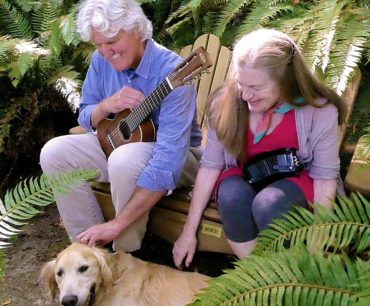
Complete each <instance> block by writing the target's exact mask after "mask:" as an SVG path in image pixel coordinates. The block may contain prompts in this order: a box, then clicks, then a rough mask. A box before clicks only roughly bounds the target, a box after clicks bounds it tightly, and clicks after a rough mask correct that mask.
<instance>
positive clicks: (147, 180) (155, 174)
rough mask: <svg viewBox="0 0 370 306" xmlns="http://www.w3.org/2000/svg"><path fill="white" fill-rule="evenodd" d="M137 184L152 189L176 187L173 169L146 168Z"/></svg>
mask: <svg viewBox="0 0 370 306" xmlns="http://www.w3.org/2000/svg"><path fill="white" fill-rule="evenodd" d="M136 185H137V186H139V187H141V188H144V189H148V190H151V191H166V190H172V189H175V188H176V184H175V182H174V179H173V175H172V172H171V171H168V170H160V169H153V168H151V169H150V170H149V169H148V170H144V171H143V172H142V173H141V175H140V176H139V179H138V181H137V184H136Z"/></svg>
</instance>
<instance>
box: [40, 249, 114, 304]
mask: <svg viewBox="0 0 370 306" xmlns="http://www.w3.org/2000/svg"><path fill="white" fill-rule="evenodd" d="M114 273H115V271H114V269H113V268H112V264H111V258H110V256H109V254H108V253H107V252H106V251H104V250H101V249H98V248H90V247H88V246H85V245H83V244H80V243H74V244H72V245H71V246H69V247H68V248H67V249H65V250H64V251H62V252H61V253H60V254H59V255H58V257H57V258H56V259H54V260H52V261H50V262H48V263H47V264H45V266H44V267H43V269H42V271H41V276H40V278H41V281H42V282H43V283H44V284H45V286H46V288H47V289H48V292H49V294H50V296H51V298H53V299H54V298H55V297H56V296H57V295H58V294H59V301H60V303H61V305H64V306H75V305H76V306H82V305H84V306H85V305H92V304H93V300H94V299H95V294H98V293H99V291H101V290H104V289H106V287H108V286H111V285H112V282H113V281H114V278H115V276H114Z"/></svg>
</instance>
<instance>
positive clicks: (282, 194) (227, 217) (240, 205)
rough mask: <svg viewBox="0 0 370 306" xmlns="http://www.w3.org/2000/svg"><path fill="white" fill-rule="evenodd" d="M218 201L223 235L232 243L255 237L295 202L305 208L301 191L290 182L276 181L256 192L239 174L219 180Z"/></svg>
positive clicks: (305, 204)
mask: <svg viewBox="0 0 370 306" xmlns="http://www.w3.org/2000/svg"><path fill="white" fill-rule="evenodd" d="M217 202H218V206H219V211H220V216H221V221H222V224H223V227H224V230H225V234H226V236H227V238H228V239H229V240H231V241H234V242H246V241H250V240H253V239H255V238H256V237H257V234H258V233H259V232H260V231H261V230H263V229H265V228H267V227H268V225H269V224H270V223H271V221H272V220H273V219H276V218H281V217H282V215H283V214H285V213H286V212H287V211H288V210H289V209H291V208H292V207H293V206H295V205H298V206H302V207H307V201H306V199H305V197H304V194H303V192H302V191H301V189H300V188H299V187H298V186H297V185H296V184H294V183H293V182H291V181H288V180H286V179H283V180H279V181H276V182H274V183H272V184H270V185H268V186H267V187H265V188H264V189H262V190H261V191H259V192H256V191H255V190H254V189H253V187H252V186H251V185H250V184H249V183H247V182H246V181H245V180H244V179H243V177H241V176H229V177H227V178H225V179H224V180H223V181H222V182H221V184H220V186H219V188H218V199H217Z"/></svg>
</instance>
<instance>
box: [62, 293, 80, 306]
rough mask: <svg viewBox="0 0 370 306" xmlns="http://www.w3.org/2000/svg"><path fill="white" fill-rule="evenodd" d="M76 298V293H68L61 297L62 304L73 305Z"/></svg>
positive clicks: (75, 302) (65, 305) (64, 305)
mask: <svg viewBox="0 0 370 306" xmlns="http://www.w3.org/2000/svg"><path fill="white" fill-rule="evenodd" d="M77 301H78V298H77V296H76V295H73V294H70V295H66V296H64V297H63V299H62V305H63V306H75V305H76V304H77Z"/></svg>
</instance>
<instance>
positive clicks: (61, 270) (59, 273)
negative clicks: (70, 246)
mask: <svg viewBox="0 0 370 306" xmlns="http://www.w3.org/2000/svg"><path fill="white" fill-rule="evenodd" d="M63 273H64V271H63V269H60V270H59V271H58V273H57V275H58V276H59V277H61V276H62V275H63Z"/></svg>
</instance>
